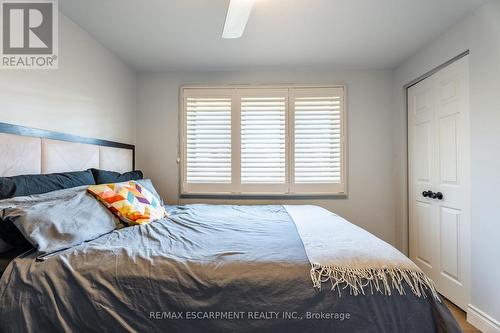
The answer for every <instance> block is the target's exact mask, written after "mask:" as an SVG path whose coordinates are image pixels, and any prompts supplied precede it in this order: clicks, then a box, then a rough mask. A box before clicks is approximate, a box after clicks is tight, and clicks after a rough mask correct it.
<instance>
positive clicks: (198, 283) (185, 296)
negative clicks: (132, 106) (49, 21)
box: [0, 132, 460, 332]
mask: <svg viewBox="0 0 500 333" xmlns="http://www.w3.org/2000/svg"><path fill="white" fill-rule="evenodd" d="M30 133H31V134H33V133H32V132H30ZM41 134H46V133H45V132H44V133H40V132H36V135H35V136H34V137H32V136H30V137H26V136H25V135H22V136H19V133H9V134H0V148H1V149H2V152H4V153H6V154H7V153H8V154H12V155H13V157H12V158H10V160H11V161H14V162H11V164H10V165H8V166H6V165H1V164H0V177H6V176H13V175H16V174H27V173H35V174H36V173H48V172H47V170H41V169H40V168H39V166H44V165H45V166H48V165H50V166H51V168H52V169H51V170H50V172H72V171H76V170H83V169H87V168H93V167H97V168H107V169H111V168H115V170H117V171H118V172H126V171H130V170H132V169H133V151H130V150H131V149H130V147H128V148H127V147H110V146H102V144H108V142H94V144H91V143H85V145H88V146H91V147H88V146H84V147H83V148H82V147H81V145H82V142H78V143H74V142H72V143H71V144H77V146H72V147H71V148H68V146H67V145H68V144H70V143H68V142H64V146H66V147H67V149H66V150H64V149H60V148H59V149H58V153H57V154H55V155H54V154H52V156H59V157H58V158H56V157H54V158H53V159H52V160H51V162H50V163H48V162H47V161H44V156H48V155H47V154H44V151H45V152H46V149H47V148H44V147H45V146H44V145H43V140H44V139H43V138H41V137H40V136H41ZM32 140H35V141H32ZM38 140H40V147H41V150H42V153H41V154H40V155H38V154H36V155H34V156H32V157H31V158H30V159H24V160H23V158H24V157H23V156H24V155H21V154H19V151H24V152H29V151H30V150H32V149H34V148H33V147H38V146H39V143H38ZM57 143H58V142H55V143H53V144H57ZM20 144H21V146H19V145H20ZM29 144H31V148H30V149H27V148H26V147H27V146H26V145H29ZM99 144H101V146H100V145H99ZM23 145H24V146H23ZM23 147H24V148H23ZM102 147H106V149H102ZM80 148H81V149H88V150H89V151H90V149H93V151H94V154H97V157H96V156H94V155H92V154H87V155H84V154H82V153H80V154H74V153H73V154H71V153H70V152H74V151H75V149H77V150H78V149H80ZM96 148H97V150H96ZM111 148H113V149H115V148H116V149H122V150H118V151H112V152H110V151H109V149H111ZM101 151H105V153H104V154H106V153H108V154H109V153H111V154H112V157H111V158H110V159H108V157H106V156H101V155H100V152H101ZM61 154H62V155H63V156H61ZM49 155H50V154H49ZM37 156H38V157H37ZM40 156H42V157H41V158H42V161H38V158H40ZM81 156H87V157H88V156H93V157H92V159H93V162H91V163H88V161H89V159H87V158H81ZM126 156H128V158H127V157H126ZM14 157H15V158H14ZM61 158H62V159H63V160H64V162H63V163H64V165H61V164H60V162H58V160H59V159H61ZM84 160H85V161H84ZM33 161H35V162H33ZM82 161H84V162H82ZM103 161H106V162H103ZM119 161H121V162H120V163H118V162H119ZM82 163H83V164H85V163H86V164H85V165H82ZM92 163H93V164H92ZM101 163H103V164H101ZM33 164H36V165H35V166H33ZM2 168H3V169H2ZM30 168H31V169H30ZM6 170H7V171H6ZM19 170H22V172H20V171H19ZM26 170H29V172H26ZM148 186H153V185H148ZM85 189H86V186H75V187H71V188H65V189H62V190H57V191H53V192H49V193H46V194H41V196H44V195H45V196H46V197H53V196H57V197H58V198H59V199H60V198H68V200H75V199H74V198H75V197H78V196H79V195H82V196H83V195H84V194H82V193H85ZM151 191H153V192H154V188H151ZM6 200H18V201H19V200H20V201H22V202H23V205H25V206H26V207H28V208H29V207H30V206H35V205H36V204H37V203H36V202H35V201H33V202H32V201H30V200H34V199H33V198H32V197H19V198H13V199H6ZM6 200H0V206H1V205H2V201H3V202H4V203H5V202H6ZM89 202H90V201H89ZM96 207H98V206H96ZM164 207H165V210H166V212H167V214H168V216H167V217H165V218H161V219H158V220H157V221H154V222H151V223H148V224H143V225H137V226H128V227H123V228H120V229H116V230H110V231H109V232H105V233H104V234H102V235H100V236H99V237H95V238H94V237H90V238H91V239H85V240H84V241H79V242H78V243H75V244H74V245H73V246H69V247H67V248H63V249H57V250H54V251H50V252H46V253H43V254H41V253H40V251H37V250H36V249H27V250H26V251H23V252H22V253H20V254H19V253H10V256H11V257H6V258H7V259H5V262H6V263H8V265H7V267H6V268H5V271H4V272H3V274H2V277H1V279H0V331H2V332H165V331H169V332H240V331H241V332H250V331H252V332H253V331H260V332H309V331H316V332H326V331H338V332H460V328H459V326H458V324H457V322H456V321H455V320H454V319H453V317H452V315H451V313H450V311H449V310H448V309H447V307H446V305H445V304H444V303H443V302H442V299H441V298H440V296H439V295H438V294H437V292H436V291H435V289H434V286H433V284H432V281H430V280H428V279H427V278H426V277H425V275H424V274H423V273H421V272H420V271H419V270H418V269H417V268H414V267H413V265H412V263H411V262H409V260H408V259H407V258H406V257H404V256H403V255H402V254H401V253H400V252H399V251H397V250H395V249H394V248H393V247H392V246H390V245H389V244H386V243H385V242H383V241H382V240H380V239H378V238H376V237H375V236H373V235H371V234H369V233H368V232H366V231H364V230H362V229H360V228H358V227H356V226H354V225H352V224H351V223H349V222H347V221H345V220H344V219H343V218H342V217H340V216H338V215H336V214H334V213H332V212H328V211H326V210H324V209H322V208H320V207H315V206H283V205H272V206H244V205H242V206H234V205H233V206H229V205H202V204H199V205H187V206H168V205H166V206H164ZM87 210H89V209H87ZM91 210H94V211H95V210H96V209H91ZM42 215H43V214H42ZM90 222H91V221H89V223H90ZM82 232H83V231H82ZM103 232H104V231H103ZM13 250H15V249H13ZM13 256H15V258H13V259H12V257H13ZM11 259H12V260H11ZM0 262H1V260H0Z"/></svg>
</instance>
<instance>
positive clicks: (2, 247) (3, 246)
mask: <svg viewBox="0 0 500 333" xmlns="http://www.w3.org/2000/svg"><path fill="white" fill-rule="evenodd" d="M0 223H3V221H0ZM10 249H12V245H10V244H9V243H7V242H6V241H4V240H3V239H1V238H0V253H4V252H7V251H9V250H10Z"/></svg>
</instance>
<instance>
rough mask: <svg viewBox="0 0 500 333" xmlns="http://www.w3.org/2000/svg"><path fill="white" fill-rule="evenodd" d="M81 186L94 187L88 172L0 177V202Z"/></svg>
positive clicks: (92, 178)
mask: <svg viewBox="0 0 500 333" xmlns="http://www.w3.org/2000/svg"><path fill="white" fill-rule="evenodd" d="M83 185H95V181H94V176H93V175H92V172H90V170H86V171H76V172H63V173H52V174H47V175H22V176H14V177H0V200H2V199H8V198H13V197H22V196H26V195H32V194H42V193H47V192H52V191H57V190H64V189H66V188H72V187H77V186H83Z"/></svg>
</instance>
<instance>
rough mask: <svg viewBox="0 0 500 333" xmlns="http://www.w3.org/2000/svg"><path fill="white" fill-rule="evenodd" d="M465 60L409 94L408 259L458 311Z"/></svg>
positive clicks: (464, 218) (466, 251)
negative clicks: (432, 281) (434, 284)
mask: <svg viewBox="0 0 500 333" xmlns="http://www.w3.org/2000/svg"><path fill="white" fill-rule="evenodd" d="M469 126H470V124H469V84H468V57H464V58H461V59H460V60H458V61H456V62H454V63H452V64H451V65H449V66H447V67H446V68H444V69H442V70H440V71H439V72H437V73H435V74H433V75H432V76H430V77H429V78H427V79H425V80H423V81H421V82H419V83H417V84H416V85H414V86H412V87H410V88H409V89H408V166H409V217H410V226H409V230H410V258H411V259H412V260H413V261H414V262H415V263H416V264H417V265H418V266H419V267H420V268H422V270H423V271H424V272H425V273H426V274H427V275H428V276H429V277H430V278H432V279H433V280H434V282H435V283H436V286H437V289H438V291H439V292H440V293H441V294H442V295H444V296H445V297H446V298H448V299H449V300H451V301H452V302H453V303H455V304H456V305H457V306H459V307H461V308H462V309H464V310H465V309H466V306H467V303H468V301H469V270H470V264H469V260H470V198H469V192H470V153H469V150H470V147H469V145H470V143H469V141H470V139H469Z"/></svg>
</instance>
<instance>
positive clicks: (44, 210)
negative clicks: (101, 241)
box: [1, 186, 121, 254]
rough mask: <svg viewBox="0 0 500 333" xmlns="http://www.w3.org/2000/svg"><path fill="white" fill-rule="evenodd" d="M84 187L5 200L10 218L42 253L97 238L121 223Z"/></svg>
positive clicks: (7, 218) (8, 217)
mask: <svg viewBox="0 0 500 333" xmlns="http://www.w3.org/2000/svg"><path fill="white" fill-rule="evenodd" d="M86 189H87V186H83V187H82V186H81V187H76V188H71V189H65V190H60V191H53V192H49V193H45V194H38V195H33V196H27V197H18V198H13V199H8V200H3V201H2V202H1V206H2V207H5V206H7V208H4V219H5V220H10V221H12V223H13V224H14V225H15V226H16V227H17V228H18V229H19V230H20V231H21V233H22V234H23V235H24V237H25V238H26V239H27V240H28V241H29V242H30V243H31V244H32V245H33V246H34V247H35V248H36V249H37V250H38V251H39V252H40V253H41V254H47V253H52V252H56V251H59V250H62V249H66V248H70V247H72V246H75V245H78V244H81V243H83V242H85V241H89V240H93V239H96V238H98V237H99V236H102V235H104V234H107V233H109V232H111V231H113V230H114V229H116V228H119V227H120V226H121V224H120V222H119V220H118V219H116V218H115V216H114V215H113V214H111V213H110V212H109V211H108V210H107V209H106V208H104V207H102V205H100V204H99V203H98V202H97V201H96V200H95V199H94V198H93V197H92V196H91V195H90V194H89V193H87V191H86Z"/></svg>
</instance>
